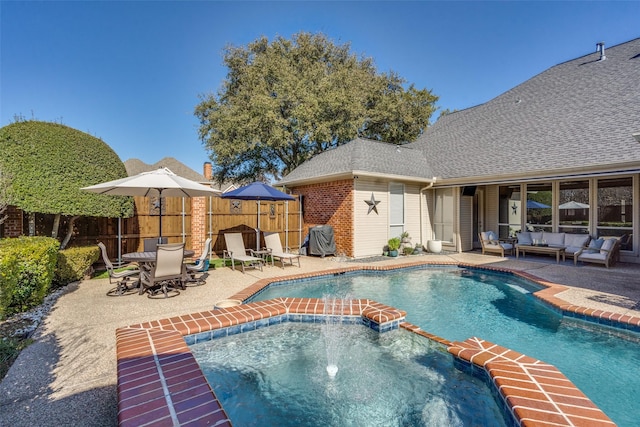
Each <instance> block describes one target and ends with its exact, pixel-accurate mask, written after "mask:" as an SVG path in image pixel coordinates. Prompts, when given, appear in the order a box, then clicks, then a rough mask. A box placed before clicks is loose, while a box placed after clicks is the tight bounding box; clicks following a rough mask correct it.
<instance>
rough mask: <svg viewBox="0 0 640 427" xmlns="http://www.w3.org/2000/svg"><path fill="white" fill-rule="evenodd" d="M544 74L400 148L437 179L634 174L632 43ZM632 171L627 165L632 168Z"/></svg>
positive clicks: (638, 117)
mask: <svg viewBox="0 0 640 427" xmlns="http://www.w3.org/2000/svg"><path fill="white" fill-rule="evenodd" d="M605 53H606V59H605V60H603V61H599V58H600V53H596V52H594V53H591V54H588V55H585V56H582V57H580V58H577V59H574V60H571V61H568V62H564V63H562V64H559V65H556V66H554V67H551V68H550V69H548V70H546V71H544V72H542V73H540V74H538V75H537V76H535V77H533V78H531V79H529V80H527V81H526V82H524V83H522V84H520V85H518V86H516V87H514V88H513V89H511V90H509V91H507V92H505V93H503V94H502V95H500V96H498V97H496V98H494V99H492V100H491V101H489V102H487V103H485V104H482V105H478V106H476V107H473V108H470V109H467V110H462V111H459V112H454V113H451V114H448V115H446V116H443V117H441V118H440V119H439V120H438V121H437V122H436V123H435V124H434V125H433V126H431V127H430V128H428V129H427V131H426V132H425V133H424V134H423V135H422V136H421V137H420V138H419V139H418V140H417V141H416V142H414V143H412V144H409V145H408V147H411V148H414V149H420V150H422V151H423V152H424V154H425V156H426V158H427V159H428V160H427V161H428V162H429V164H430V165H431V167H432V168H433V170H434V173H435V175H436V176H438V177H441V178H443V179H462V178H464V177H470V178H474V179H477V178H480V179H482V178H483V177H489V176H493V177H495V176H502V177H505V176H518V175H520V174H529V175H530V176H534V175H539V176H545V175H548V176H551V175H552V173H563V172H562V170H566V171H568V170H570V169H576V168H577V169H579V170H585V171H586V170H589V169H591V170H595V169H596V168H607V167H611V168H612V169H614V168H622V167H623V165H624V167H629V164H631V165H632V167H635V168H640V143H638V141H636V140H634V138H633V137H632V136H631V134H632V133H633V132H638V131H640V39H635V40H631V41H629V42H626V43H623V44H620V45H617V46H614V47H610V48H607V49H606V52H605ZM634 163H635V165H634Z"/></svg>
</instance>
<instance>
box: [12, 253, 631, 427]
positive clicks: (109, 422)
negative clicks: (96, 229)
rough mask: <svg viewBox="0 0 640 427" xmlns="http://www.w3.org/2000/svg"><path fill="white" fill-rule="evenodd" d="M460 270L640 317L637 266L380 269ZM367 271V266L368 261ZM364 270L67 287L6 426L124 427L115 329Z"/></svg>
mask: <svg viewBox="0 0 640 427" xmlns="http://www.w3.org/2000/svg"><path fill="white" fill-rule="evenodd" d="M409 260H410V261H421V260H424V261H428V262H437V263H447V264H450V263H463V264H472V265H487V266H494V267H498V268H500V269H508V270H513V271H519V272H525V273H528V274H531V275H534V276H536V277H538V278H540V279H543V280H546V281H550V282H555V283H559V284H563V285H567V286H569V287H570V288H569V289H568V290H566V291H564V292H562V293H561V294H559V295H557V296H558V297H560V298H562V299H564V300H565V301H567V302H569V303H571V304H574V305H580V306H584V307H589V308H595V309H600V310H603V311H608V312H612V313H621V314H627V315H629V316H634V317H640V266H639V265H630V264H618V265H616V266H615V267H614V268H611V269H606V268H604V267H603V266H595V265H594V266H591V265H578V266H577V267H576V266H574V265H573V264H572V262H566V263H561V264H556V263H555V260H551V259H550V258H547V257H536V256H531V257H527V258H526V259H524V260H523V259H522V258H521V259H519V260H516V259H515V258H511V257H509V258H501V257H497V256H483V255H480V254H479V253H473V252H471V253H462V254H442V255H432V254H428V255H423V256H412V257H409V258H406V257H398V258H396V259H392V258H389V259H384V260H381V261H376V262H375V264H376V265H388V264H401V263H404V262H407V261H409ZM367 263H368V264H370V261H367ZM357 265H366V264H365V263H364V262H359V261H353V260H346V259H342V258H333V257H327V258H324V259H323V258H315V257H304V258H303V259H302V268H298V267H287V268H286V269H284V270H283V269H281V268H279V267H266V268H264V269H263V271H257V270H247V273H246V274H242V273H241V272H240V271H232V270H231V269H230V268H222V269H218V270H211V271H210V272H209V276H208V278H207V283H206V284H205V285H203V286H199V287H189V288H188V289H187V290H185V291H182V293H181V294H180V295H179V296H178V297H176V298H170V299H166V300H163V299H160V300H151V299H148V298H146V297H143V296H139V295H135V294H134V295H128V296H122V297H107V296H106V295H105V294H106V292H107V290H108V289H110V287H111V285H109V283H108V280H106V279H104V280H89V281H84V282H80V283H76V284H72V285H70V286H69V287H68V291H67V292H66V293H65V294H64V295H63V296H61V297H60V298H59V299H58V301H57V302H56V304H55V305H54V307H53V309H52V310H51V312H50V313H49V315H48V316H47V317H46V318H45V320H44V322H43V323H42V324H41V326H40V328H39V329H38V330H37V332H36V334H35V336H34V338H35V343H34V344H32V345H31V346H29V347H28V348H27V349H26V350H24V351H23V352H22V353H21V355H20V357H19V358H18V360H17V361H16V363H15V364H14V365H13V366H12V368H11V370H10V371H9V373H8V375H7V376H6V377H5V378H4V380H3V381H2V383H0V425H11V426H33V425H39V426H46V425H82V426H114V425H116V424H117V396H116V394H117V393H116V358H115V330H116V328H118V327H122V326H127V325H131V324H135V323H140V322H145V321H149V320H154V319H160V318H167V317H171V316H176V315H181V314H185V313H191V312H198V311H204V310H210V309H212V308H213V306H214V304H215V302H216V301H219V300H221V299H225V298H228V297H230V296H232V295H234V294H236V293H237V292H239V291H241V290H243V289H245V288H246V287H248V286H250V285H252V284H253V283H255V282H257V281H258V280H261V279H265V278H272V277H278V276H283V275H290V274H298V273H307V272H316V271H324V270H332V269H336V268H342V267H354V266H357Z"/></svg>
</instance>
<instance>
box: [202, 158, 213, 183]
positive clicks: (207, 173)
mask: <svg viewBox="0 0 640 427" xmlns="http://www.w3.org/2000/svg"><path fill="white" fill-rule="evenodd" d="M203 170H204V172H202V174H203V175H204V177H205V178H207V181H211V179H212V178H213V168H212V167H211V162H204V169H203Z"/></svg>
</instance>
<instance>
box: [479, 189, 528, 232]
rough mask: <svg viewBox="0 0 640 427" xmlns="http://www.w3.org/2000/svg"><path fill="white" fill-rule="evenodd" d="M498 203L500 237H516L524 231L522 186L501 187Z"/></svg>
mask: <svg viewBox="0 0 640 427" xmlns="http://www.w3.org/2000/svg"><path fill="white" fill-rule="evenodd" d="M498 203H499V208H498V209H499V211H498V235H499V236H500V237H514V236H515V235H516V233H517V232H519V231H520V230H521V229H522V220H521V218H522V206H521V205H522V202H521V200H520V185H502V186H500V198H499V201H498ZM483 231H490V230H483Z"/></svg>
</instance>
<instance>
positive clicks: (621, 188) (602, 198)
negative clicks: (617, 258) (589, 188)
mask: <svg viewBox="0 0 640 427" xmlns="http://www.w3.org/2000/svg"><path fill="white" fill-rule="evenodd" d="M597 194H598V224H597V230H596V231H597V235H598V237H610V236H615V237H620V236H623V235H627V234H631V233H632V232H633V210H632V206H633V182H632V179H631V178H614V179H600V180H598V193H597ZM628 240H629V242H628V243H627V244H626V245H625V246H624V247H621V248H620V249H622V250H632V247H631V240H632V239H628Z"/></svg>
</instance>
